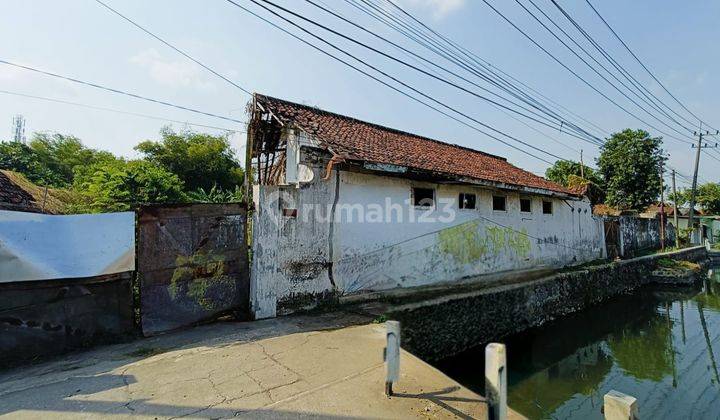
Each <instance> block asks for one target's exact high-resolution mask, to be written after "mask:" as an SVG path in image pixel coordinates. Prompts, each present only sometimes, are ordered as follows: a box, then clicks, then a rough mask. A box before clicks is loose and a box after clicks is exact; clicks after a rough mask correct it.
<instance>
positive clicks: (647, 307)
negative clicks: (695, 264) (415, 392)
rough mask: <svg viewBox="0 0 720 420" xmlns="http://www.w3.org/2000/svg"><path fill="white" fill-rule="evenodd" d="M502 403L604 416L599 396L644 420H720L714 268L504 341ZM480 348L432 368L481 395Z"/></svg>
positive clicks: (555, 413) (540, 415) (719, 317)
mask: <svg viewBox="0 0 720 420" xmlns="http://www.w3.org/2000/svg"><path fill="white" fill-rule="evenodd" d="M503 341H504V342H505V344H506V345H507V352H508V400H509V401H508V402H509V405H510V406H511V407H512V408H513V409H514V410H516V411H518V412H519V413H521V414H523V415H525V416H527V417H528V418H531V419H545V418H552V419H602V418H603V416H602V413H601V412H600V409H601V407H602V401H603V395H604V394H605V393H607V392H608V391H610V390H612V389H614V390H618V391H621V392H624V393H626V394H630V395H632V396H634V397H636V398H637V399H638V406H639V408H640V417H641V418H644V419H653V420H657V419H686V418H694V419H719V418H720V372H719V369H720V368H719V367H718V363H719V362H720V271H710V273H709V275H708V278H707V279H706V280H705V281H704V282H703V284H702V286H701V287H697V288H693V289H691V288H683V289H677V288H672V289H668V288H652V287H651V288H645V289H642V290H640V291H638V292H636V293H634V294H633V295H629V296H621V297H618V298H615V299H613V300H611V301H609V302H607V303H605V304H603V305H601V306H598V307H594V308H591V309H589V310H586V311H583V312H580V313H577V314H573V315H570V316H568V317H565V318H562V319H560V320H557V321H554V322H551V323H548V324H546V325H544V326H542V327H540V328H536V329H532V330H530V331H527V332H524V333H522V334H519V335H517V336H513V337H509V338H507V339H505V340H503ZM483 358H484V349H483V347H482V346H480V347H478V348H476V349H473V350H470V351H468V352H465V353H463V354H461V355H458V356H456V357H453V358H450V359H446V360H444V361H442V362H440V363H438V364H437V367H438V368H440V369H441V370H442V371H444V372H445V373H446V374H448V375H449V376H450V377H452V378H453V379H455V380H456V381H458V382H460V383H461V384H463V385H465V386H467V387H469V388H471V389H473V390H475V391H476V392H479V393H484V366H483Z"/></svg>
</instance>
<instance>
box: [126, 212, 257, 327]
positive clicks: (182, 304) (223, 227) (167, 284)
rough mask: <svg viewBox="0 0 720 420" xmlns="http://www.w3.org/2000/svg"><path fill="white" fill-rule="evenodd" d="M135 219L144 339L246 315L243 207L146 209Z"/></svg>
mask: <svg viewBox="0 0 720 420" xmlns="http://www.w3.org/2000/svg"><path fill="white" fill-rule="evenodd" d="M137 218H138V220H137V241H136V244H137V275H138V285H139V292H140V307H141V312H140V316H141V323H142V330H143V334H145V335H152V334H156V333H159V332H163V331H169V330H172V329H175V328H179V327H182V326H186V325H192V324H195V323H197V322H200V321H205V320H209V319H212V318H215V317H217V316H220V315H223V314H230V313H233V314H235V315H238V316H239V317H246V316H247V314H248V310H249V293H250V275H249V274H250V273H249V268H248V252H247V243H246V242H245V224H246V221H247V213H246V210H245V207H244V206H243V205H242V204H189V205H173V206H159V205H153V206H144V207H141V208H140V209H138V211H137Z"/></svg>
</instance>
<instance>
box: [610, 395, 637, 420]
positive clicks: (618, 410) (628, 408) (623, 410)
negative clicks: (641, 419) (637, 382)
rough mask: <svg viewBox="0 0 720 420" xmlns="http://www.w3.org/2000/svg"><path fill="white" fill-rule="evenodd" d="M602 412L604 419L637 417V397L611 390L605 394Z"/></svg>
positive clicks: (614, 419) (631, 418)
mask: <svg viewBox="0 0 720 420" xmlns="http://www.w3.org/2000/svg"><path fill="white" fill-rule="evenodd" d="M603 412H604V413H605V419H606V420H635V419H637V418H638V406H637V399H636V398H635V397H631V396H629V395H625V394H623V393H622V392H618V391H615V390H611V391H610V392H608V393H607V394H605V398H604V401H603Z"/></svg>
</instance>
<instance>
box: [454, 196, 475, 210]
mask: <svg viewBox="0 0 720 420" xmlns="http://www.w3.org/2000/svg"><path fill="white" fill-rule="evenodd" d="M475 198H476V197H475V194H470V193H460V199H459V203H458V206H459V207H460V208H461V209H474V208H475V201H476V199H475Z"/></svg>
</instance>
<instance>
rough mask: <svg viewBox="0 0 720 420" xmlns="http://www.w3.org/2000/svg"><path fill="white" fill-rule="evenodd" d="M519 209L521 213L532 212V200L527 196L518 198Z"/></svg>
mask: <svg viewBox="0 0 720 420" xmlns="http://www.w3.org/2000/svg"><path fill="white" fill-rule="evenodd" d="M520 211H521V212H523V213H530V212H532V201H531V200H530V199H529V198H521V199H520Z"/></svg>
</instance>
